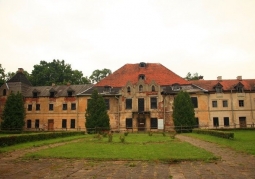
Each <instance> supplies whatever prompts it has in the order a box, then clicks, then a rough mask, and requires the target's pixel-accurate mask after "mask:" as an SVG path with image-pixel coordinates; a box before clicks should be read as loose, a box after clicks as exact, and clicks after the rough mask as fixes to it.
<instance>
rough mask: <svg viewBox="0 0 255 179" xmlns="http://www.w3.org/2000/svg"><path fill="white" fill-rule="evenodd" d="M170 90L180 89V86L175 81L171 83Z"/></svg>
mask: <svg viewBox="0 0 255 179" xmlns="http://www.w3.org/2000/svg"><path fill="white" fill-rule="evenodd" d="M172 90H173V91H180V90H181V87H180V85H179V84H178V83H175V84H173V85H172Z"/></svg>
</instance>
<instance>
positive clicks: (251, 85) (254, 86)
mask: <svg viewBox="0 0 255 179" xmlns="http://www.w3.org/2000/svg"><path fill="white" fill-rule="evenodd" d="M190 82H191V83H192V84H194V85H197V86H199V87H201V88H203V89H206V90H209V91H215V89H214V86H215V85H217V84H218V83H220V84H221V85H222V86H223V87H222V89H223V90H225V91H227V90H235V86H236V85H237V84H238V83H239V82H240V83H241V84H243V85H244V90H255V79H242V80H237V79H233V80H224V79H222V80H219V81H218V80H193V81H190Z"/></svg>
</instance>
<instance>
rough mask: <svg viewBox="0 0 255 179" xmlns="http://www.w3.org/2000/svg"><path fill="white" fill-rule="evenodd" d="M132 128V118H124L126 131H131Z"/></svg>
mask: <svg viewBox="0 0 255 179" xmlns="http://www.w3.org/2000/svg"><path fill="white" fill-rule="evenodd" d="M132 128H133V120H132V118H126V129H132Z"/></svg>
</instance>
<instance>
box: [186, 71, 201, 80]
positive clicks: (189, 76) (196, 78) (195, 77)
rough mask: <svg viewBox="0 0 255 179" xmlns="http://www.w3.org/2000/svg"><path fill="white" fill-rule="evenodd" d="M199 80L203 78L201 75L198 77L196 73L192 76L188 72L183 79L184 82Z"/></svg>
mask: <svg viewBox="0 0 255 179" xmlns="http://www.w3.org/2000/svg"><path fill="white" fill-rule="evenodd" d="M201 78H203V76H201V75H198V73H194V74H193V75H191V73H190V72H188V74H187V75H186V77H185V79H186V80H188V81H189V80H199V79H201Z"/></svg>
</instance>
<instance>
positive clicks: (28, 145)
mask: <svg viewBox="0 0 255 179" xmlns="http://www.w3.org/2000/svg"><path fill="white" fill-rule="evenodd" d="M84 137H85V135H78V136H70V137H64V138H55V139H48V140H40V141H34V142H26V143H21V144H16V145H12V146H6V147H0V153H3V152H11V151H14V150H19V149H27V148H31V147H39V146H43V145H49V144H54V143H59V142H66V141H71V140H75V139H80V138H84Z"/></svg>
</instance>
